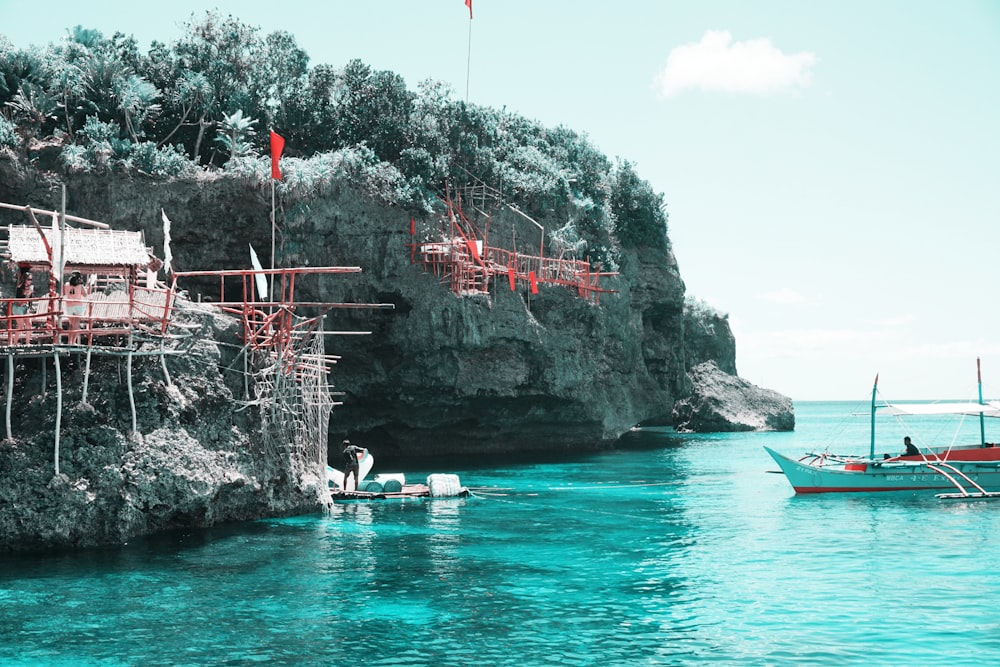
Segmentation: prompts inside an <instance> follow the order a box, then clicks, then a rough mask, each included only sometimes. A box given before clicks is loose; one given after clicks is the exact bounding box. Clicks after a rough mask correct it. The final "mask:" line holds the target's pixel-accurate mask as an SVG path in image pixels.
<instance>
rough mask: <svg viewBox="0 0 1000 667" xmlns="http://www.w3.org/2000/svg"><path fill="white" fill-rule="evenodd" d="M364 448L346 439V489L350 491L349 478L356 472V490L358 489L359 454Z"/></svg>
mask: <svg viewBox="0 0 1000 667" xmlns="http://www.w3.org/2000/svg"><path fill="white" fill-rule="evenodd" d="M363 451H364V450H363V449H361V448H360V447H357V446H355V445H352V444H351V441H350V440H344V491H348V490H349V489H348V488H347V479H348V477H350V476H351V474H352V473H353V474H354V490H355V491H357V490H358V481H359V480H358V454H359V453H361V452H363Z"/></svg>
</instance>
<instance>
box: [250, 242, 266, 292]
mask: <svg viewBox="0 0 1000 667" xmlns="http://www.w3.org/2000/svg"><path fill="white" fill-rule="evenodd" d="M250 263H251V264H252V265H253V270H254V271H263V270H264V267H263V266H261V265H260V259H259V258H258V257H257V252H256V251H255V250H254V249H253V246H252V245H251V246H250ZM254 278H256V279H257V293H258V294H260V300H261V301H267V277H266V276H265V275H264V274H263V273H255V274H254Z"/></svg>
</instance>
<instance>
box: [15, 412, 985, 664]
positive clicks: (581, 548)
mask: <svg viewBox="0 0 1000 667" xmlns="http://www.w3.org/2000/svg"><path fill="white" fill-rule="evenodd" d="M843 408H844V406H842V405H836V404H800V405H797V406H796V413H797V415H796V416H797V422H798V427H797V430H796V432H795V433H787V434H779V433H762V434H731V435H716V436H690V437H681V436H677V435H674V434H670V433H659V432H647V433H644V434H642V435H641V436H637V438H636V444H640V445H641V447H637V448H636V449H633V450H629V451H616V452H609V453H603V454H599V455H590V456H582V457H578V458H576V459H574V460H565V461H558V460H557V461H547V462H519V461H511V462H509V463H507V464H505V465H504V466H503V467H497V466H492V467H489V468H484V467H476V466H473V465H462V466H460V467H459V468H458V469H451V470H440V469H439V470H432V471H410V472H408V478H410V479H416V480H420V479H422V477H423V476H425V475H426V474H427V472H454V473H457V474H459V476H460V477H461V479H462V482H463V483H464V484H466V485H468V486H470V487H476V488H478V489H480V490H479V491H478V492H477V493H476V494H475V495H474V496H473V497H470V498H464V499H443V500H409V501H402V502H390V501H381V502H372V503H345V504H338V505H337V506H336V508H335V510H334V512H333V513H332V514H331V515H315V516H307V517H297V518H293V519H285V520H269V521H258V522H254V523H249V524H242V525H237V526H226V527H219V528H215V529H211V530H207V531H196V532H186V533H178V534H173V535H167V536H159V537H156V538H151V539H145V540H138V541H135V542H132V543H130V544H128V545H127V546H124V547H122V548H119V549H108V550H93V551H86V552H80V553H75V554H60V555H45V556H31V557H10V556H5V557H0V664H3V665H17V666H21V665H108V666H112V665H115V666H116V665H250V664H258V663H260V664H287V665H328V666H329V665H385V666H389V665H402V666H407V665H412V666H418V665H419V666H423V665H435V666H438V665H440V666H448V665H701V664H720V665H737V664H738V665H845V664H858V665H860V664H865V665H872V664H875V665H983V664H992V663H996V662H997V661H998V660H1000V612H998V611H997V609H996V607H995V605H994V601H995V600H997V599H998V598H1000V572H998V568H997V567H996V566H995V564H994V562H993V561H994V559H995V554H994V551H995V550H996V548H997V547H998V546H1000V528H998V527H997V526H998V522H997V519H998V518H1000V503H998V502H996V501H994V502H984V501H979V502H943V501H939V500H937V499H936V498H935V497H934V495H933V493H912V492H905V493H892V494H863V495H862V494H858V495H835V494H831V495H825V496H815V497H802V496H795V495H794V494H793V493H792V490H791V487H790V486H789V485H788V483H787V482H786V481H785V479H784V477H782V476H781V475H777V474H770V473H768V472H767V471H769V470H773V469H775V468H776V466H775V465H774V463H773V462H771V461H770V459H769V458H768V457H767V455H766V454H765V452H764V451H763V449H762V446H763V445H768V446H770V447H773V448H775V449H778V450H779V451H782V452H786V453H789V454H799V453H801V452H803V451H805V450H807V449H811V448H822V447H824V446H826V444H827V443H825V442H824V439H828V438H829V437H830V436H831V434H834V433H837V434H839V435H838V437H840V438H846V439H848V440H850V441H851V442H852V443H854V442H857V443H859V446H858V447H854V449H856V450H860V451H863V450H865V449H866V448H867V446H868V445H867V438H868V436H867V430H866V429H867V423H866V422H865V421H864V420H863V419H862V420H860V422H858V421H856V422H854V423H853V424H850V425H848V426H847V427H846V430H840V429H841V425H840V420H841V417H842V414H843V412H844V409H843ZM975 430H976V431H977V432H978V425H976V426H975ZM887 437H888V438H889V439H888V440H887V442H889V443H891V445H889V446H890V447H897V448H898V444H897V443H898V442H900V441H901V436H899V437H898V438H896V435H895V434H892V435H889V436H887ZM838 442H841V441H838ZM373 449H375V446H374V444H373ZM376 454H377V450H376ZM383 472H390V471H383Z"/></svg>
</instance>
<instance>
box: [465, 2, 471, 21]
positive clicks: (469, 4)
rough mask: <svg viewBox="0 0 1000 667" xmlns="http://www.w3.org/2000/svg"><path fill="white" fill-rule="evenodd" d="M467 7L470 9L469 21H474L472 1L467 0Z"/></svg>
mask: <svg viewBox="0 0 1000 667" xmlns="http://www.w3.org/2000/svg"><path fill="white" fill-rule="evenodd" d="M465 6H466V7H468V8H469V20H470V21H471V20H472V0H465Z"/></svg>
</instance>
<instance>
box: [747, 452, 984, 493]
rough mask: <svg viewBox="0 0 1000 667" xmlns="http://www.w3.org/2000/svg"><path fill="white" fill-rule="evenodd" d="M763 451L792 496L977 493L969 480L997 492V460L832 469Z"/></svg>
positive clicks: (888, 463)
mask: <svg viewBox="0 0 1000 667" xmlns="http://www.w3.org/2000/svg"><path fill="white" fill-rule="evenodd" d="M764 449H765V450H766V451H767V453H768V454H770V455H771V458H773V459H774V460H775V462H776V463H777V464H778V466H779V467H780V468H781V471H782V472H783V473H784V474H785V477H786V478H787V479H788V482H789V483H790V484H791V485H792V488H793V489H795V492H796V493H803V494H805V493H845V492H854V493H871V492H878V491H916V490H928V491H957V492H978V491H979V489H977V488H976V486H975V485H973V484H972V483H970V482H969V480H972V482H975V484H976V485H978V486H979V487H982V489H983V490H985V491H1000V461H997V460H985V459H982V458H979V457H977V459H979V460H955V459H949V460H948V461H947V467H940V466H935V465H928V464H927V463H924V462H923V461H921V460H913V459H911V460H895V461H885V462H881V461H874V462H867V463H856V464H848V466H846V467H835V466H816V465H810V464H807V463H801V462H799V461H796V460H794V459H790V458H788V457H787V456H784V455H783V454H779V453H778V452H776V451H774V450H773V449H770V448H768V447H765V448H764ZM994 451H995V450H994ZM845 468H852V469H845ZM935 468H937V469H935ZM942 471H943V472H942ZM956 471H957V472H956ZM959 473H961V474H959ZM963 476H964V477H963ZM966 477H967V478H968V479H966ZM952 480H955V481H952Z"/></svg>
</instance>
